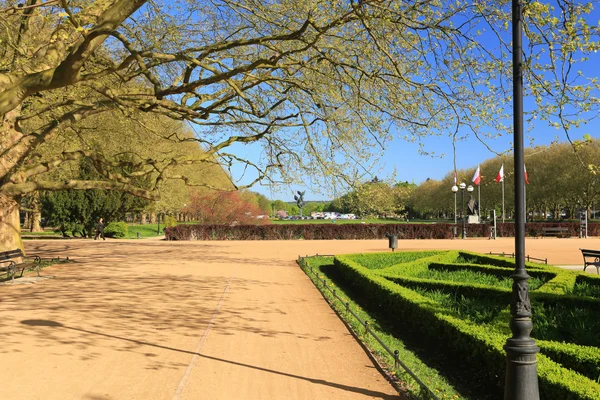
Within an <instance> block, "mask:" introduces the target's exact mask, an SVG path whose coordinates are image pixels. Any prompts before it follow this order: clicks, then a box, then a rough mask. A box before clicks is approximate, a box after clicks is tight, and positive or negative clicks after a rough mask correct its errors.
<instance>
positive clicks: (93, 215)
mask: <svg viewBox="0 0 600 400" xmlns="http://www.w3.org/2000/svg"><path fill="white" fill-rule="evenodd" d="M80 164H81V167H80V171H79V173H80V175H79V176H80V178H81V179H89V180H93V179H94V176H96V175H97V172H96V171H95V170H94V168H93V165H92V163H91V162H90V161H89V160H82V161H81V163H80ZM147 203H148V200H145V199H142V198H140V197H135V196H133V195H131V194H128V193H125V192H119V191H106V190H99V189H90V190H61V191H55V192H44V193H43V194H42V196H41V204H42V215H43V216H44V217H45V219H46V225H48V226H53V227H56V228H57V229H58V230H59V231H60V232H61V233H62V234H63V235H64V236H67V235H69V233H70V234H79V235H81V236H91V235H92V232H93V230H94V227H95V226H96V223H97V222H98V219H100V218H103V219H104V221H105V222H106V223H108V222H110V221H119V220H123V219H124V217H125V213H126V212H132V211H133V212H135V211H140V210H142V209H143V208H144V207H145V206H146V205H147Z"/></svg>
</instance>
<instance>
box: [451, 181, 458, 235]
mask: <svg viewBox="0 0 600 400" xmlns="http://www.w3.org/2000/svg"><path fill="white" fill-rule="evenodd" d="M452 191H453V192H454V225H456V192H458V186H456V185H454V186H452ZM454 228H455V229H456V226H455V227H454ZM455 236H456V235H455Z"/></svg>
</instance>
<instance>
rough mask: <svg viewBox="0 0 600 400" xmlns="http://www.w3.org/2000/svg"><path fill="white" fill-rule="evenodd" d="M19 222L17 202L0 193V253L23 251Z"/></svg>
mask: <svg viewBox="0 0 600 400" xmlns="http://www.w3.org/2000/svg"><path fill="white" fill-rule="evenodd" d="M19 222H20V221H19V202H18V201H17V200H16V199H14V198H12V197H8V196H6V195H5V194H2V193H0V251H7V250H14V249H21V250H23V241H22V240H21V225H20V223H19Z"/></svg>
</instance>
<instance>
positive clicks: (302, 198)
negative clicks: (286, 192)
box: [294, 190, 306, 217]
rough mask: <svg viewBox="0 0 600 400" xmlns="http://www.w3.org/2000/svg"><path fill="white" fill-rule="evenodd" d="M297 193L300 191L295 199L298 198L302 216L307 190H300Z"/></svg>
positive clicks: (297, 201) (297, 202) (297, 203)
mask: <svg viewBox="0 0 600 400" xmlns="http://www.w3.org/2000/svg"><path fill="white" fill-rule="evenodd" d="M296 193H298V196H296V195H294V200H296V205H297V206H298V208H299V209H300V216H301V217H302V207H304V205H305V204H306V202H305V201H304V193H306V191H304V192H301V191H299V190H298V191H297V192H296Z"/></svg>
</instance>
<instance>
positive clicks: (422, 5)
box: [0, 0, 599, 246]
mask: <svg viewBox="0 0 600 400" xmlns="http://www.w3.org/2000/svg"><path fill="white" fill-rule="evenodd" d="M510 11H511V10H510V2H509V1H507V0H504V1H496V0H494V1H492V0H480V1H475V2H471V1H469V2H467V1H462V0H461V1H454V2H445V1H441V0H426V1H422V2H416V3H415V2H404V1H399V0H387V1H381V0H356V1H354V0H351V1H347V0H328V1H313V2H307V1H303V0H274V1H269V2H264V1H260V0H240V1H238V0H236V1H231V0H216V1H210V2H209V1H203V0H201V1H194V2H192V1H187V0H173V1H166V0H96V1H83V0H46V1H45V2H43V1H41V0H25V2H24V3H22V4H20V3H18V2H17V1H14V0H0V24H1V26H2V29H0V54H1V55H2V57H0V116H2V117H3V118H2V135H1V138H0V203H2V204H0V205H1V206H2V207H0V208H1V209H2V210H3V211H2V212H0V217H2V221H4V222H3V223H4V224H8V225H11V226H14V225H16V223H15V212H16V210H17V208H18V201H17V199H18V197H19V196H22V195H24V194H28V193H31V192H33V191H39V190H62V189H87V188H97V189H111V190H120V191H127V192H129V193H131V194H134V195H136V196H141V197H146V198H150V199H157V193H158V192H159V188H160V187H161V185H163V184H164V183H165V182H168V181H172V180H180V181H183V182H185V183H186V184H188V185H202V186H211V185H210V184H208V183H206V182H200V183H198V182H194V181H191V180H189V179H188V178H187V177H186V176H185V175H182V174H181V173H179V172H177V170H176V168H177V167H178V166H181V165H206V164H214V163H218V164H220V165H222V166H224V167H225V168H232V170H233V169H235V167H236V165H239V164H241V166H242V167H243V170H244V171H245V174H244V177H245V178H244V180H243V182H244V183H245V184H244V185H241V184H240V185H238V186H239V187H242V186H246V185H251V184H253V183H255V182H257V181H260V180H263V181H264V180H267V181H268V180H271V181H278V182H291V181H293V180H303V181H307V178H306V177H307V176H308V177H309V178H308V179H309V180H311V183H318V182H323V181H325V182H326V186H327V187H331V186H332V185H334V184H337V183H340V182H343V183H344V184H350V185H353V184H360V183H361V182H364V181H365V174H370V173H371V169H372V167H373V165H375V163H376V160H377V157H378V155H380V154H381V151H382V149H383V148H385V146H386V143H387V142H388V141H389V140H391V139H392V138H393V136H395V135H397V136H400V137H403V138H406V139H409V140H416V141H418V140H419V139H420V138H421V137H423V136H426V135H442V134H445V135H446V134H447V135H451V136H453V137H455V138H456V137H460V136H462V135H466V134H473V135H475V136H477V137H478V138H479V139H480V140H485V138H486V137H488V136H489V137H493V136H495V135H497V134H499V133H502V132H506V131H510V130H511V129H510V123H509V122H507V121H509V118H507V115H508V112H509V111H510V109H509V108H508V107H507V104H508V102H509V101H510V97H511V94H510V93H511V85H510V82H511V65H510V63H511V61H510V57H509V53H510V34H509V28H510V27H509V21H510ZM591 12H592V3H577V2H575V1H572V0H557V1H552V2H541V1H533V2H529V3H527V4H525V8H524V26H525V35H526V46H525V48H524V51H525V60H526V62H525V65H524V67H525V68H524V74H525V79H526V85H527V86H526V88H527V93H526V95H527V96H529V97H530V98H531V99H532V100H533V101H534V102H535V108H534V110H533V111H532V112H531V113H530V114H529V117H530V118H536V119H540V120H548V122H549V123H550V124H551V125H553V126H556V127H558V128H560V129H563V130H564V131H565V132H566V133H567V134H568V133H569V132H570V130H571V129H573V127H577V126H579V125H581V124H582V123H583V122H585V120H586V118H587V117H588V116H590V115H591V114H593V113H595V112H597V111H598V104H599V103H598V101H597V90H598V81H597V80H596V79H595V78H590V79H588V78H586V77H585V73H584V71H585V69H584V68H581V69H578V64H581V63H582V62H583V61H585V60H586V59H587V58H588V57H590V55H593V54H594V52H595V51H596V50H597V49H598V46H599V44H598V41H597V39H598V29H597V26H596V25H595V21H594V23H593V24H592V23H588V20H589V19H591V18H590V13H591ZM110 112H117V113H120V114H121V115H122V116H123V117H124V118H125V119H128V120H130V121H132V122H135V123H141V122H140V121H139V118H137V117H136V116H137V115H139V113H151V114H155V115H159V116H163V117H166V118H168V119H172V120H178V121H185V122H186V123H189V124H190V127H191V128H192V129H193V134H192V135H187V134H180V133H179V132H173V131H170V130H163V129H160V130H156V132H155V133H156V135H159V136H161V137H162V138H163V139H167V140H170V141H173V142H175V143H188V142H190V141H195V142H197V143H199V144H200V145H201V146H202V148H203V150H204V151H205V152H206V153H205V154H206V156H205V157H200V158H195V159H189V158H186V157H182V156H180V155H172V156H169V157H164V158H158V157H148V158H141V157H140V158H134V159H130V160H123V159H120V158H118V157H114V156H116V155H111V156H110V157H106V155H100V154H98V153H97V152H96V151H95V149H94V148H90V147H85V148H79V149H64V150H62V149H61V148H60V143H58V141H59V140H60V139H59V138H60V137H61V135H62V134H63V133H64V132H72V133H73V134H75V135H78V136H79V137H81V138H83V141H89V138H90V137H93V136H94V135H104V134H105V133H103V132H98V131H96V130H89V129H87V128H89V124H88V125H86V120H89V118H93V117H94V118H101V117H100V116H101V115H103V114H104V115H107V113H110ZM150 128H152V127H150ZM123 139H124V140H125V138H123ZM50 143H56V148H57V151H56V152H55V153H54V155H53V157H50V158H43V157H40V151H41V149H43V148H44V146H48V145H49V144H50ZM251 143H254V144H256V145H257V146H260V147H261V149H262V154H261V156H260V158H259V159H257V160H255V159H253V158H252V157H246V156H244V155H240V154H247V153H246V152H244V151H241V152H240V151H239V149H240V148H242V147H243V146H245V145H248V144H251ZM424 150H426V149H424ZM82 157H85V158H88V159H92V160H93V161H94V165H95V166H96V168H97V169H98V170H99V171H111V167H114V166H115V165H118V166H122V165H123V164H124V163H126V164H127V166H128V168H126V170H127V172H126V173H123V174H114V173H106V174H104V175H103V176H102V177H101V178H100V179H95V180H86V181H84V180H80V179H64V180H56V179H54V178H52V177H51V176H49V175H47V174H50V173H52V172H53V171H54V170H56V169H60V168H61V167H62V166H64V165H65V163H67V162H69V161H72V160H73V159H77V158H82ZM140 176H146V177H148V178H150V179H151V181H146V183H145V185H143V186H140V185H139V184H138V183H137V182H139V180H138V178H139V177H140ZM219 189H231V187H228V188H221V187H219ZM4 229H5V228H2V227H0V231H1V230H4ZM17 231H18V229H17ZM3 243H4V242H3ZM3 243H2V244H1V245H2V246H4V245H5V244H3ZM7 243H8V242H7Z"/></svg>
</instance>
